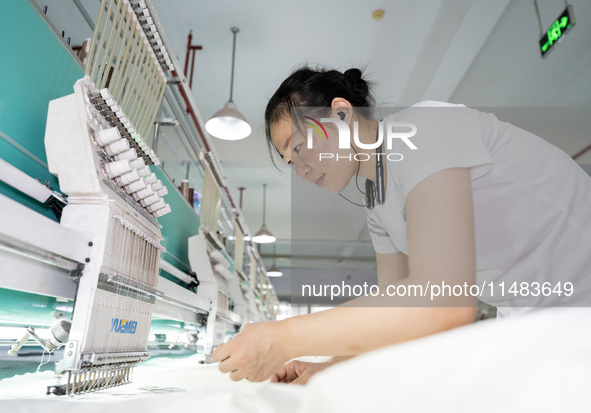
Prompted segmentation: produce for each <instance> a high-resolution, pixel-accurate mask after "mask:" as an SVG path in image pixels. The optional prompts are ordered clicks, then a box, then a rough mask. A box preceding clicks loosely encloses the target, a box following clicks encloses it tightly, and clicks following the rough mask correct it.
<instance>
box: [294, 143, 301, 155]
mask: <svg viewBox="0 0 591 413" xmlns="http://www.w3.org/2000/svg"><path fill="white" fill-rule="evenodd" d="M301 148H302V144H299V145H298V146H296V147H294V148H293V151H294V152H295V153H300V149H301Z"/></svg>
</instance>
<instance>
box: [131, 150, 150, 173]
mask: <svg viewBox="0 0 591 413" xmlns="http://www.w3.org/2000/svg"><path fill="white" fill-rule="evenodd" d="M136 155H137V152H136ZM129 164H130V165H131V167H132V168H133V169H140V168H143V167H144V166H146V163H145V162H144V158H136V159H133V160H130V161H129ZM149 172H150V171H149V169H148V174H149ZM138 173H139V172H138ZM148 174H146V175H148ZM146 175H143V176H146ZM140 176H142V175H140Z"/></svg>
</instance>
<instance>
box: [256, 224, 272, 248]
mask: <svg viewBox="0 0 591 413" xmlns="http://www.w3.org/2000/svg"><path fill="white" fill-rule="evenodd" d="M276 239H277V238H275V237H274V236H273V234H271V231H269V230H268V229H267V226H266V225H265V224H263V226H262V227H261V229H260V230H259V232H257V233H256V235H255V236H254V237H252V240H253V241H254V242H256V243H257V244H269V243H271V242H275V240H276Z"/></svg>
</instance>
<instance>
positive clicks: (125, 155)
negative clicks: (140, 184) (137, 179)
mask: <svg viewBox="0 0 591 413" xmlns="http://www.w3.org/2000/svg"><path fill="white" fill-rule="evenodd" d="M115 159H129V161H130V162H131V161H132V160H134V159H137V152H136V151H135V149H133V148H129V149H128V150H126V151H125V152H121V153H120V154H119V155H115ZM132 168H133V166H132ZM136 169H137V168H136Z"/></svg>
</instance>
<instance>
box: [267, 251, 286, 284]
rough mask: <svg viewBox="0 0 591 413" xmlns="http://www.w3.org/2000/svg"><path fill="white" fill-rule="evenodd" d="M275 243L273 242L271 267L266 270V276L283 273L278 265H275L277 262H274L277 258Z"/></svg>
mask: <svg viewBox="0 0 591 413" xmlns="http://www.w3.org/2000/svg"><path fill="white" fill-rule="evenodd" d="M276 245H277V244H273V265H271V268H270V269H269V271H267V277H281V276H282V275H283V273H282V272H281V270H280V269H279V267H277V263H276V262H275V260H276V258H277V255H276V254H275V246H276Z"/></svg>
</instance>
